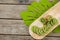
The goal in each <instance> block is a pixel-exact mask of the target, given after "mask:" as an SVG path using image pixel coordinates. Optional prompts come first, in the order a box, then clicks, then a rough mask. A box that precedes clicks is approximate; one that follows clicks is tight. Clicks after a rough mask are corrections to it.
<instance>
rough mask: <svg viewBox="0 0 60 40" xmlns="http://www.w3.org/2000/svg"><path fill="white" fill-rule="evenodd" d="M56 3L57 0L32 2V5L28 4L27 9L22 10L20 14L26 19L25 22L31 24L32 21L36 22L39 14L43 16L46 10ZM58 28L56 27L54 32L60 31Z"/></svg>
mask: <svg viewBox="0 0 60 40" xmlns="http://www.w3.org/2000/svg"><path fill="white" fill-rule="evenodd" d="M56 3H57V0H53V1H52V2H49V1H48V0H41V1H40V2H32V3H31V5H28V6H27V10H26V11H22V12H21V13H20V15H21V17H22V19H23V20H24V23H25V24H26V25H27V26H29V25H30V24H31V23H32V22H34V20H36V19H37V18H38V17H39V16H41V15H42V14H43V13H44V12H46V11H47V10H48V9H49V8H51V7H52V6H54V5H55V4H56ZM58 28H60V27H58ZM58 28H56V30H54V32H56V31H58V32H60V31H59V29H58ZM57 29H58V30H57Z"/></svg>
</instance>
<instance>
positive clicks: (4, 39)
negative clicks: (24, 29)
mask: <svg viewBox="0 0 60 40" xmlns="http://www.w3.org/2000/svg"><path fill="white" fill-rule="evenodd" d="M0 40H34V39H33V38H32V37H31V36H13V35H0Z"/></svg>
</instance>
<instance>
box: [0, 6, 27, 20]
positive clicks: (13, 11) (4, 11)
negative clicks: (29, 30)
mask: <svg viewBox="0 0 60 40" xmlns="http://www.w3.org/2000/svg"><path fill="white" fill-rule="evenodd" d="M26 9H27V5H0V18H17V19H21V18H20V12H21V11H24V10H26Z"/></svg>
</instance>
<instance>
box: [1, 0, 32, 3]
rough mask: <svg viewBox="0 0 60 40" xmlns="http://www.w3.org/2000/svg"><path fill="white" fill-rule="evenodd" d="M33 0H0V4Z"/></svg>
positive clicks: (30, 0)
mask: <svg viewBox="0 0 60 40" xmlns="http://www.w3.org/2000/svg"><path fill="white" fill-rule="evenodd" d="M32 1H33V0H0V4H30V3H31V2H32Z"/></svg>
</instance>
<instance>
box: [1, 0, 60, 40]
mask: <svg viewBox="0 0 60 40" xmlns="http://www.w3.org/2000/svg"><path fill="white" fill-rule="evenodd" d="M30 3H31V0H30V1H29V2H23V3H21V2H19V0H0V40H36V39H33V38H32V37H31V36H30V35H29V32H28V27H27V26H26V25H25V24H24V22H23V20H22V19H21V17H20V12H21V11H23V10H26V9H27V4H30ZM22 4H23V5H22ZM42 40H60V33H50V34H49V35H48V36H47V37H45V38H44V39H42Z"/></svg>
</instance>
